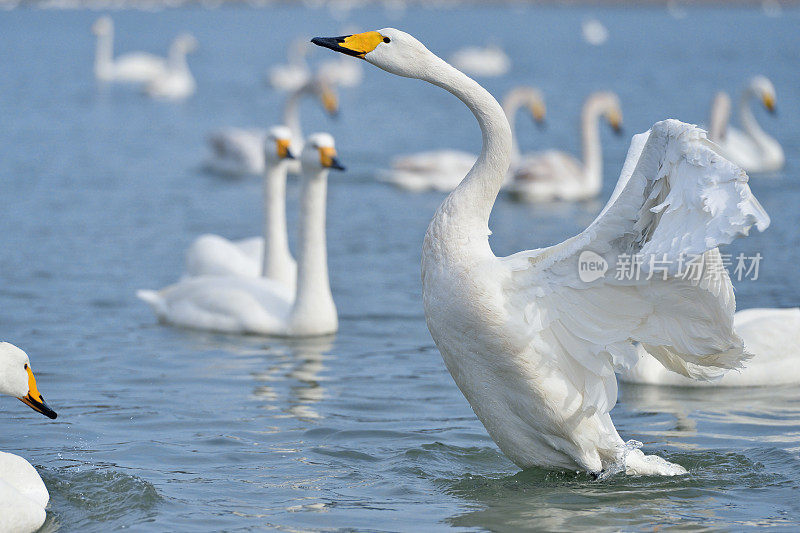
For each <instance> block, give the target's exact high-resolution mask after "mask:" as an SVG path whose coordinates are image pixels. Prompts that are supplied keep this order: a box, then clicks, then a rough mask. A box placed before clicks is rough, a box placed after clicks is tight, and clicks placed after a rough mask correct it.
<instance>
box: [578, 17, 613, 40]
mask: <svg viewBox="0 0 800 533" xmlns="http://www.w3.org/2000/svg"><path fill="white" fill-rule="evenodd" d="M581 34H582V35H583V40H584V41H586V43H587V44H591V45H592V46H600V45H601V44H604V43H605V42H606V41H607V40H608V29H607V28H606V27H605V25H603V23H602V22H600V21H599V20H597V19H588V20H584V21H583V22H582V23H581Z"/></svg>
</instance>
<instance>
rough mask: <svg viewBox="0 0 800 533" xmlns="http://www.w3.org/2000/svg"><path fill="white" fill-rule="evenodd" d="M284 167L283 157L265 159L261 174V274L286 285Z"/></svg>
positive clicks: (288, 259)
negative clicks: (262, 207)
mask: <svg viewBox="0 0 800 533" xmlns="http://www.w3.org/2000/svg"><path fill="white" fill-rule="evenodd" d="M286 166H287V162H286V161H285V160H282V161H280V162H277V163H269V162H268V163H267V167H266V171H265V173H264V257H263V258H262V263H261V275H262V276H264V277H265V278H269V279H274V280H276V281H278V282H280V283H283V284H287V285H288V284H290V283H291V282H292V280H293V279H294V272H292V269H293V268H294V267H293V265H292V254H291V252H290V251H289V237H288V235H287V232H286Z"/></svg>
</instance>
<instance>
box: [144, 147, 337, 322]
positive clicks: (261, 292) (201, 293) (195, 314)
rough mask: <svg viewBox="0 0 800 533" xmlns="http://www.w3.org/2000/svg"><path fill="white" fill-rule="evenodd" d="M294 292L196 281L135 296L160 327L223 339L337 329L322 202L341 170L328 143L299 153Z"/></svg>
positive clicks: (252, 281) (261, 281)
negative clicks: (334, 173) (333, 173)
mask: <svg viewBox="0 0 800 533" xmlns="http://www.w3.org/2000/svg"><path fill="white" fill-rule="evenodd" d="M301 162H302V192H301V199H300V232H299V233H300V235H299V239H298V247H299V254H298V260H297V286H296V289H295V291H294V292H292V291H291V290H289V289H288V288H287V287H286V286H284V285H281V284H280V283H277V282H275V281H273V280H270V279H266V278H263V277H259V278H246V277H238V276H201V277H196V278H188V279H184V280H182V281H179V282H178V283H176V284H174V285H171V286H169V287H167V288H165V289H162V290H160V291H144V290H143V291H138V292H137V295H138V296H139V298H141V299H142V300H144V301H145V302H147V303H148V304H149V305H150V307H152V309H153V311H154V312H155V314H156V315H157V316H158V319H159V320H160V321H161V322H165V323H168V324H173V325H176V326H181V327H187V328H193V329H203V330H211V331H219V332H223V333H239V334H256V335H275V336H289V337H293V336H313V335H325V334H329V333H333V332H335V331H336V330H337V329H338V318H337V314H336V306H335V304H334V302H333V297H332V295H331V288H330V282H329V281H328V259H327V251H326V244H325V197H326V191H327V179H328V171H329V170H330V169H331V168H334V169H339V170H343V167H342V166H341V165H340V164H339V162H338V161H337V160H336V149H335V148H334V143H333V137H331V136H330V135H328V134H327V133H316V134H313V135H311V136H309V138H308V141H307V142H306V143H305V146H304V147H303V152H302V155H301Z"/></svg>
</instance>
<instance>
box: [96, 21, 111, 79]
mask: <svg viewBox="0 0 800 533" xmlns="http://www.w3.org/2000/svg"><path fill="white" fill-rule="evenodd" d="M113 61H114V29H113V28H109V29H108V31H104V32H100V33H98V35H97V48H96V49H95V54H94V71H95V73H97V74H100V73H101V72H104V71H106V70H108V69H109V68H110V67H111V64H112V63H113Z"/></svg>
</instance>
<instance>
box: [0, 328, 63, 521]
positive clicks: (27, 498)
mask: <svg viewBox="0 0 800 533" xmlns="http://www.w3.org/2000/svg"><path fill="white" fill-rule="evenodd" d="M0 394H6V395H8V396H14V397H16V398H18V399H19V400H20V401H22V402H23V403H25V404H26V405H27V406H28V407H30V408H31V409H33V410H34V411H37V412H39V413H42V414H43V415H45V416H46V417H48V418H56V417H57V416H58V415H56V412H55V411H53V410H52V409H51V408H50V406H48V405H47V403H45V401H44V398H42V395H41V394H40V393H39V389H38V388H37V386H36V378H35V377H34V375H33V371H32V370H31V364H30V360H29V359H28V354H26V353H25V352H24V351H22V350H20V349H19V348H17V347H16V346H14V345H13V344H11V343H8V342H0ZM49 501H50V494H49V493H48V492H47V487H45V485H44V482H43V481H42V478H41V477H39V474H38V473H37V472H36V469H35V468H34V467H33V466H32V465H31V464H30V463H29V462H28V461H26V460H25V459H23V458H22V457H19V456H18V455H14V454H11V453H6V452H0V531H14V532H17V531H19V532H29V531H31V532H32V531H36V530H38V529H39V528H40V527H42V524H44V521H45V518H46V513H45V507H47V502H49Z"/></svg>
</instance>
